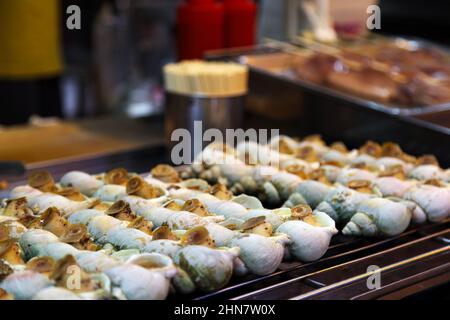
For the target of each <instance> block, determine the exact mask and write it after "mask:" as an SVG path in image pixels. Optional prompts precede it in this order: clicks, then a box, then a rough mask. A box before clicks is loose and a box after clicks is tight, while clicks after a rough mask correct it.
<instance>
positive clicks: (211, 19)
mask: <svg viewBox="0 0 450 320" xmlns="http://www.w3.org/2000/svg"><path fill="white" fill-rule="evenodd" d="M223 47H224V11H223V5H222V4H221V3H218V2H216V1H215V0H186V1H183V2H182V3H181V4H180V5H179V6H178V8H177V51H178V59H179V60H184V59H201V58H202V57H203V54H204V52H205V51H207V50H215V49H221V48H223Z"/></svg>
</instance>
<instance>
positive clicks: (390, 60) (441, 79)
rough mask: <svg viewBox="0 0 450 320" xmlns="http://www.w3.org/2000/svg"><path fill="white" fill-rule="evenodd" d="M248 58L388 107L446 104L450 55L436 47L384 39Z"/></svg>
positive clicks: (449, 95)
mask: <svg viewBox="0 0 450 320" xmlns="http://www.w3.org/2000/svg"><path fill="white" fill-rule="evenodd" d="M404 43H405V41H404ZM406 43H407V42H406ZM311 49H313V50H311ZM270 56H272V57H270ZM246 62H247V63H248V64H249V65H251V66H253V67H256V68H262V69H265V70H269V71H273V72H276V73H279V74H284V75H286V76H288V77H291V78H298V79H302V80H305V81H306V82H309V83H313V84H317V85H321V86H325V87H329V88H333V89H336V90H338V91H341V92H344V93H347V94H350V95H352V96H355V97H359V98H363V99H366V100H370V101H375V102H378V103H380V104H382V105H386V106H393V107H400V108H407V107H424V106H431V105H442V104H447V103H450V58H449V55H448V54H447V53H446V52H444V51H442V50H439V49H437V48H434V47H431V48H428V47H415V46H413V45H409V46H404V45H403V46H401V45H399V44H398V43H397V42H395V41H387V40H385V41H373V42H368V43H367V42H363V43H360V44H355V45H353V46H348V47H343V48H334V47H328V46H324V45H320V46H313V47H311V48H304V49H302V50H295V52H294V51H293V50H288V51H286V53H285V54H284V55H283V54H281V55H280V54H275V55H273V54H268V55H267V56H266V59H264V55H263V56H262V57H259V58H258V57H257V56H249V57H248V58H247V59H246Z"/></svg>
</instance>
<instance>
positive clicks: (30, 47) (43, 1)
mask: <svg viewBox="0 0 450 320" xmlns="http://www.w3.org/2000/svg"><path fill="white" fill-rule="evenodd" d="M59 3H60V1H59V0H38V1H36V0H0V78H19V79H24V78H42V77H43V76H54V75H58V74H59V73H61V71H62V67H63V66H62V65H63V63H62V57H61V39H60V28H61V22H60V16H59V13H60V7H59Z"/></svg>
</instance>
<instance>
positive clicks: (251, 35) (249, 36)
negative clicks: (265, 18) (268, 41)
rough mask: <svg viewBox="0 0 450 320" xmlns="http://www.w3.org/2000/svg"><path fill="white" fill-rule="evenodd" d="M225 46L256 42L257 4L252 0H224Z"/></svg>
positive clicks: (242, 45)
mask: <svg viewBox="0 0 450 320" xmlns="http://www.w3.org/2000/svg"><path fill="white" fill-rule="evenodd" d="M223 4H224V8H225V47H226V48H231V47H245V46H251V45H253V44H255V34H256V4H255V3H254V2H253V1H252V0H224V1H223Z"/></svg>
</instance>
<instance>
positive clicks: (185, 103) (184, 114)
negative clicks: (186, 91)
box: [165, 93, 244, 155]
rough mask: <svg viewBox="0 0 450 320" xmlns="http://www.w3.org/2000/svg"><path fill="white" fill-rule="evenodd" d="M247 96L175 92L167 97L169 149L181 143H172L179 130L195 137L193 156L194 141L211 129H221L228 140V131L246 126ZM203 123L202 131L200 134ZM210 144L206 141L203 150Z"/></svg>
mask: <svg viewBox="0 0 450 320" xmlns="http://www.w3.org/2000/svg"><path fill="white" fill-rule="evenodd" d="M243 111H244V96H238V97H202V96H188V95H181V94H175V93H167V95H166V118H165V139H166V142H167V145H168V146H169V148H170V147H171V146H173V145H174V144H176V143H177V141H171V140H172V139H171V137H172V133H173V132H174V130H176V129H186V130H187V131H188V132H189V133H190V136H191V139H192V141H191V146H192V149H191V151H192V153H191V154H192V155H194V152H193V151H194V141H193V139H194V138H195V139H199V138H200V137H198V134H200V135H202V134H203V132H204V131H205V130H207V129H218V130H220V131H221V132H222V134H223V135H224V137H225V132H226V129H237V128H241V127H242V126H243ZM196 121H201V128H200V131H199V125H200V123H197V125H196ZM208 143H209V142H203V144H202V148H203V147H204V146H206V145H207V144H208Z"/></svg>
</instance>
